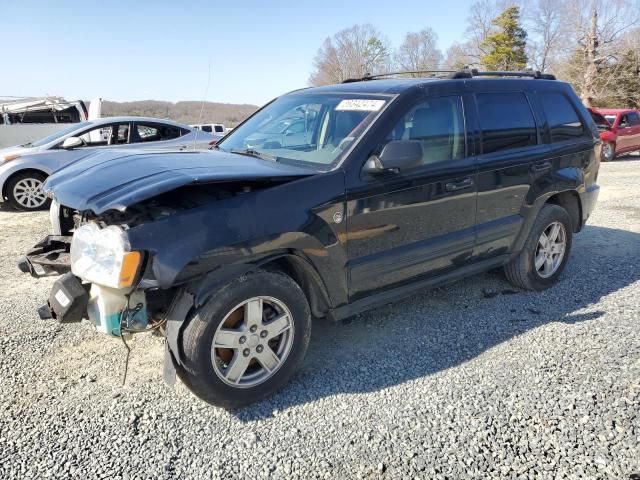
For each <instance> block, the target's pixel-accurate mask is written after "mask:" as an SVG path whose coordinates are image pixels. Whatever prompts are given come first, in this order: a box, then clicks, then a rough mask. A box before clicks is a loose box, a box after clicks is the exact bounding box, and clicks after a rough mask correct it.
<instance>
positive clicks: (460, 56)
mask: <svg viewBox="0 0 640 480" xmlns="http://www.w3.org/2000/svg"><path fill="white" fill-rule="evenodd" d="M469 60H470V59H469V55H468V54H467V47H466V45H465V44H460V43H458V42H454V43H452V44H451V46H450V47H449V48H448V49H447V54H446V55H445V59H444V63H443V67H444V69H445V70H462V69H463V68H465V67H467V66H469V64H470V63H471V62H469Z"/></svg>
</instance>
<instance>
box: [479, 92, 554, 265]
mask: <svg viewBox="0 0 640 480" xmlns="http://www.w3.org/2000/svg"><path fill="white" fill-rule="evenodd" d="M494 85H495V83H494V84H489V85H486V86H485V85H484V84H474V88H476V95H475V98H476V116H477V119H478V126H479V129H480V135H479V142H480V151H481V154H480V155H479V156H478V206H477V214H476V228H477V241H476V247H475V249H474V258H475V259H478V260H480V259H483V258H489V257H493V256H497V255H501V254H505V253H508V252H509V251H510V249H511V246H512V243H513V241H514V239H515V236H516V235H517V233H518V232H519V231H520V229H521V227H522V222H523V220H524V215H523V209H524V208H525V206H526V204H527V194H528V193H529V190H530V188H531V184H532V181H533V180H534V176H536V175H542V174H545V173H547V172H548V171H549V170H550V169H551V163H550V162H549V161H548V160H547V156H548V153H549V148H548V146H546V145H544V144H542V140H541V134H540V132H539V131H538V128H537V124H536V118H535V115H534V109H533V108H532V105H531V99H530V98H529V95H528V94H527V93H525V92H524V91H517V90H511V91H508V90H500V89H496V88H495V86H494Z"/></svg>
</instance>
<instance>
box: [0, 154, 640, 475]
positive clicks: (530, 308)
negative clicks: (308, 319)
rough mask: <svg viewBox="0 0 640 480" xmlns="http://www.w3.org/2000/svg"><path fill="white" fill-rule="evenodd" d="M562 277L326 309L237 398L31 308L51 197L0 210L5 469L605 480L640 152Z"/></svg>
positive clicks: (622, 452) (629, 458) (613, 464)
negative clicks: (36, 204)
mask: <svg viewBox="0 0 640 480" xmlns="http://www.w3.org/2000/svg"><path fill="white" fill-rule="evenodd" d="M600 184H601V185H602V192H601V195H600V201H599V204H598V207H597V210H596V212H595V214H594V215H593V217H592V219H591V221H590V225H589V226H588V227H587V228H586V229H585V230H584V231H583V233H581V234H579V235H577V236H576V237H575V240H574V241H575V243H574V249H573V252H572V256H571V259H570V261H569V264H568V267H567V270H566V271H565V274H564V276H563V277H562V280H561V282H560V283H559V284H558V285H557V286H555V287H554V288H552V289H550V290H548V291H545V292H543V293H524V292H519V291H514V290H513V289H512V287H511V286H510V285H509V284H508V283H507V282H506V281H505V280H504V278H503V276H502V274H501V273H499V272H492V273H488V274H484V275H480V276H478V277H474V278H470V279H467V280H465V281H462V282H459V283H457V284H455V285H452V286H449V287H447V288H442V289H437V290H434V291H430V292H425V293H424V294H422V295H420V296H417V297H415V298H412V299H410V300H405V301H402V302H399V303H397V304H395V305H389V306H386V307H384V308H380V309H378V310H376V311H374V312H370V313H366V314H362V315H359V316H358V317H354V318H352V319H349V320H348V321H346V322H344V323H341V324H335V325H334V324H329V323H326V322H317V323H316V324H314V332H313V335H312V340H311V347H310V352H309V355H308V357H307V360H306V362H305V366H304V369H303V371H302V372H301V374H300V375H298V377H297V378H296V379H295V380H294V381H293V383H292V384H290V385H289V387H288V388H287V389H286V390H284V391H283V392H281V393H280V394H278V395H276V396H275V397H273V398H271V399H269V400H267V401H264V402H262V403H260V404H258V405H256V406H253V407H251V408H248V409H245V410H243V411H240V412H236V413H228V412H226V411H223V410H220V409H216V408H213V407H210V406H208V405H206V404H204V403H203V402H201V401H199V400H197V399H196V398H195V397H194V396H192V395H191V394H190V393H189V392H188V390H186V388H184V387H183V386H182V385H177V386H176V388H175V390H172V389H170V388H169V387H167V386H166V385H165V384H164V383H163V381H162V372H161V370H162V368H161V365H162V352H163V344H162V339H161V338H157V337H152V336H148V335H145V336H137V337H135V338H134V340H133V341H132V346H133V351H132V356H131V363H130V368H129V377H128V381H127V384H126V385H125V386H122V385H121V374H122V371H123V367H124V348H123V345H122V343H121V342H120V341H119V340H117V339H110V338H107V337H105V336H102V335H99V334H97V333H95V332H94V331H93V330H92V327H91V326H90V325H89V324H84V323H83V324H79V325H68V326H65V327H62V326H59V325H57V324H55V323H51V322H43V321H41V320H39V319H38V317H37V314H36V308H37V307H38V306H40V305H41V304H42V303H43V301H44V300H45V299H46V297H47V294H48V290H49V285H50V284H51V283H52V280H51V279H41V280H36V279H32V278H30V277H28V276H26V275H23V274H20V273H19V272H18V270H17V268H16V266H15V265H16V260H17V258H18V257H19V256H20V255H21V254H23V253H24V251H25V250H26V249H27V248H28V247H30V246H31V245H32V244H33V243H34V242H35V241H36V240H38V239H39V238H40V237H42V236H44V235H45V234H46V232H47V229H48V220H47V215H46V214H45V213H35V214H22V213H14V212H11V211H9V210H8V209H7V208H2V209H0V231H1V232H2V234H1V235H2V237H1V238H2V241H1V243H0V292H1V293H0V352H1V356H0V404H1V407H0V478H2V479H6V478H20V479H24V478H29V479H41V478H44V477H53V478H82V479H83V480H84V479H93V478H122V479H143V478H144V479H156V478H160V479H170V478H171V479H173V478H180V479H183V478H225V479H226V478H254V477H257V478H266V477H270V478H331V479H334V478H338V479H340V478H401V477H402V478H414V477H415V478H430V479H434V478H435V479H444V478H448V479H462V478H550V479H560V478H602V479H616V478H621V479H627V478H629V476H630V474H632V473H633V472H639V471H640V314H639V312H640V282H639V280H640V187H639V185H640V157H639V156H636V157H625V158H624V159H622V160H618V161H615V162H613V163H608V164H604V165H603V166H602V168H601V173H600Z"/></svg>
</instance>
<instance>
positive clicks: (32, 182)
mask: <svg viewBox="0 0 640 480" xmlns="http://www.w3.org/2000/svg"><path fill="white" fill-rule="evenodd" d="M13 197H14V198H15V200H16V202H18V204H20V205H21V206H22V207H24V208H27V209H29V210H33V209H36V208H40V207H42V206H43V205H44V204H45V203H46V201H47V196H46V195H45V194H44V192H43V191H42V181H40V180H38V179H37V178H24V179H22V180H20V181H19V182H18V183H16V184H15V186H14V187H13Z"/></svg>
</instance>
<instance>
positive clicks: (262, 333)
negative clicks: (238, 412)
mask: <svg viewBox="0 0 640 480" xmlns="http://www.w3.org/2000/svg"><path fill="white" fill-rule="evenodd" d="M293 333H294V328H293V316H292V315H291V312H290V311H289V309H288V308H287V306H286V305H285V304H284V303H282V302H281V301H279V300H278V299H276V298H273V297H266V296H259V297H253V298H250V299H248V300H245V301H244V302H242V303H241V304H239V305H237V306H236V307H235V308H233V309H232V310H231V311H230V312H229V313H228V314H227V316H226V317H225V318H224V320H223V321H222V322H221V323H220V325H219V326H218V328H217V330H216V333H215V334H214V336H213V345H212V348H211V360H212V362H213V367H214V370H215V372H216V375H217V376H218V377H219V378H220V380H222V381H223V382H225V383H226V384H228V385H231V386H233V387H237V388H249V387H254V386H256V385H258V384H260V383H263V382H265V381H266V380H268V379H269V378H271V377H272V376H273V375H274V374H275V373H276V371H278V369H279V368H280V367H281V366H282V364H283V363H284V361H285V359H286V358H287V356H288V355H289V352H290V351H291V347H292V345H293Z"/></svg>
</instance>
